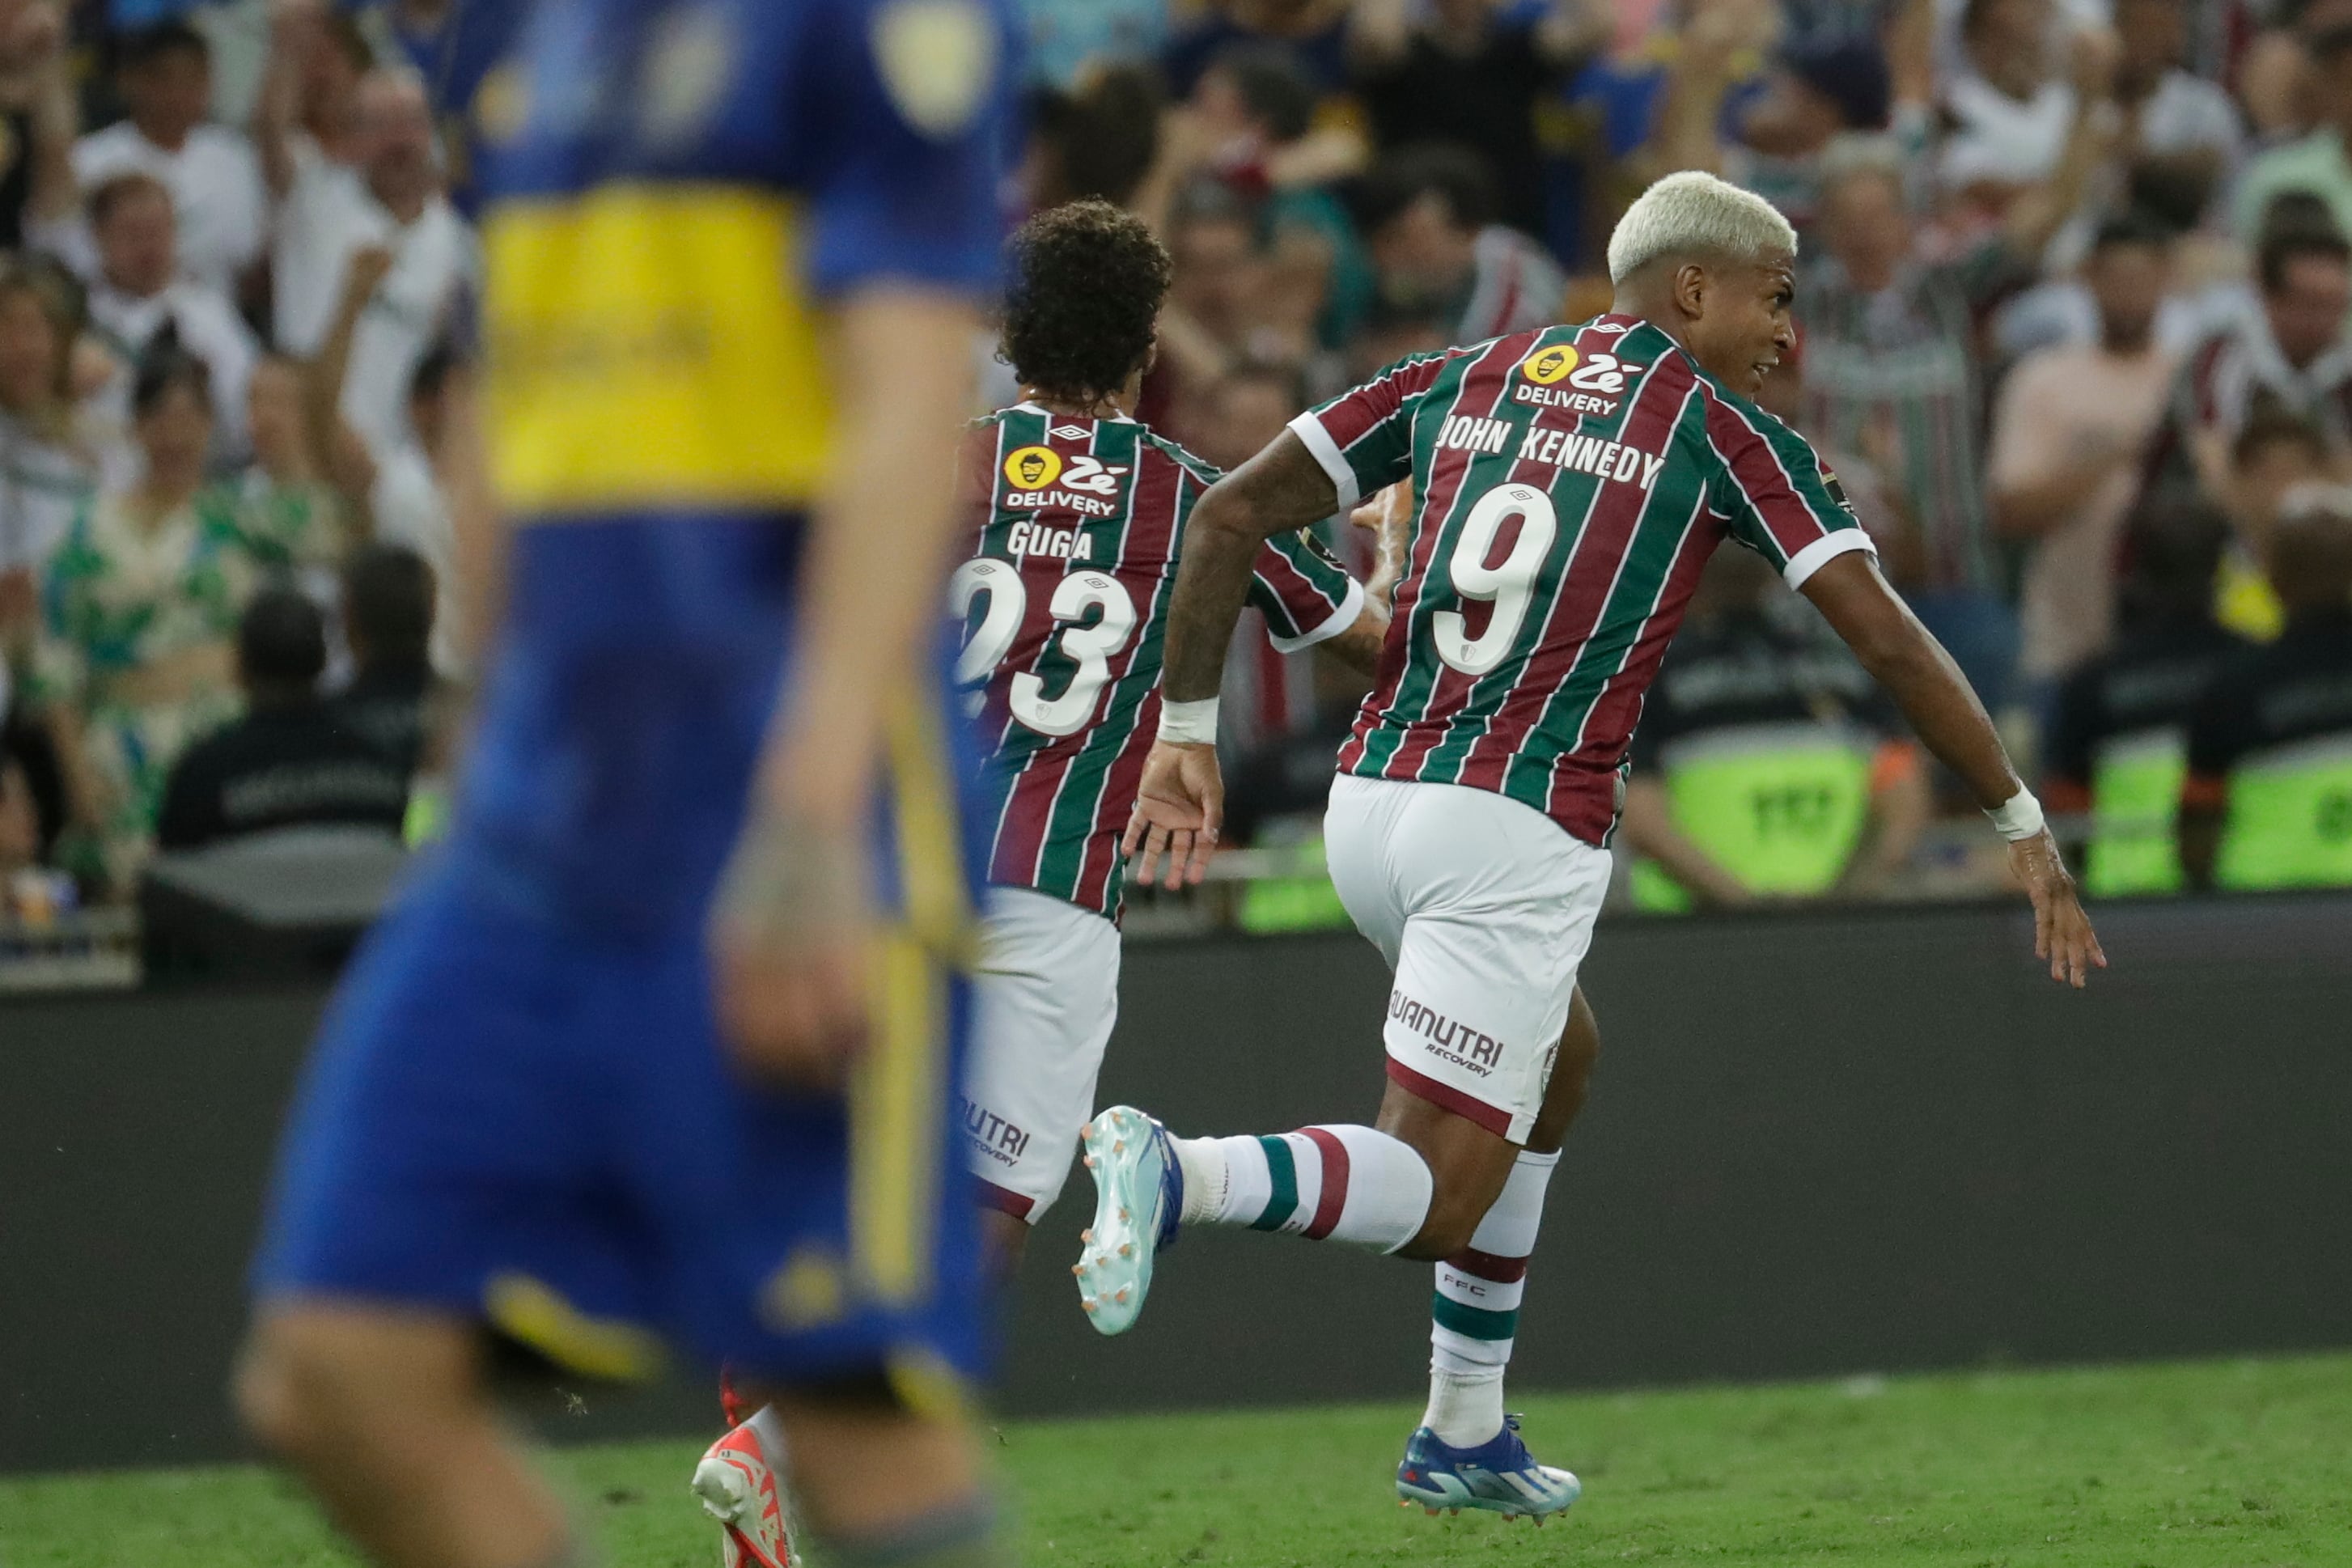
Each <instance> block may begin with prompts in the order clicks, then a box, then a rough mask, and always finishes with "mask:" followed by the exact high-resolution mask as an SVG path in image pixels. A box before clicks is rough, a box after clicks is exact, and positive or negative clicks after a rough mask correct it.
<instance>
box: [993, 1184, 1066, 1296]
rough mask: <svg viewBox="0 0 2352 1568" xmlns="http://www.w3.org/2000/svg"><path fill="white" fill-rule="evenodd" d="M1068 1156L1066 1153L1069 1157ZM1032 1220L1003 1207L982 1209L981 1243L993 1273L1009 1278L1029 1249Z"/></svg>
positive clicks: (1019, 1268) (1003, 1278) (1019, 1267)
mask: <svg viewBox="0 0 2352 1568" xmlns="http://www.w3.org/2000/svg"><path fill="white" fill-rule="evenodd" d="M1065 1158H1066V1156H1065ZM1029 1230H1030V1225H1029V1222H1028V1221H1027V1220H1025V1219H1023V1218H1022V1217H1021V1216H1020V1215H1010V1214H1006V1213H1005V1212H1004V1211H1003V1209H997V1208H984V1209H982V1210H981V1211H980V1245H981V1250H982V1258H983V1259H984V1261H985V1264H986V1267H987V1268H988V1271H989V1273H990V1275H991V1276H992V1278H994V1279H999V1280H1004V1281H1009V1280H1011V1279H1012V1278H1013V1275H1015V1274H1017V1273H1019V1272H1020V1270H1021V1259H1022V1258H1024V1257H1025V1256H1026V1255H1027V1254H1028V1251H1029Z"/></svg>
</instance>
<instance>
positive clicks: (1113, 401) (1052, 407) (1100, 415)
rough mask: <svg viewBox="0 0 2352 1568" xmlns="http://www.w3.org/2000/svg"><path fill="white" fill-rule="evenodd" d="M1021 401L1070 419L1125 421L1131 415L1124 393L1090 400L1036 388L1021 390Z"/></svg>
mask: <svg viewBox="0 0 2352 1568" xmlns="http://www.w3.org/2000/svg"><path fill="white" fill-rule="evenodd" d="M1021 401H1022V402H1024V403H1034V404H1035V405H1037V406H1038V407H1040V408H1042V409H1044V410H1045V412H1046V413H1048V414H1059V415H1064V416H1067V417H1069V418H1072V419H1125V418H1128V417H1129V416H1131V414H1132V411H1133V409H1132V404H1133V400H1132V399H1131V398H1129V396H1128V395H1127V394H1126V393H1125V392H1123V391H1122V392H1116V393H1113V394H1111V395H1109V396H1108V397H1097V398H1092V399H1086V398H1076V397H1056V396H1055V395H1053V394H1052V393H1049V392H1045V391H1042V390H1040V389H1039V388H1037V387H1034V386H1024V387H1023V388H1022V389H1021Z"/></svg>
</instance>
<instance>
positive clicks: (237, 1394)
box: [230, 1330, 326, 1460]
mask: <svg viewBox="0 0 2352 1568" xmlns="http://www.w3.org/2000/svg"><path fill="white" fill-rule="evenodd" d="M230 1394H231V1397H232V1399H233V1401H234V1403H235V1404H236V1414H237V1419H238V1420H239V1421H240V1422H241V1423H243V1425H244V1426H245V1430H246V1435H247V1436H249V1437H251V1438H252V1439H253V1441H254V1442H256V1443H257V1444H258V1445H260V1447H263V1448H264V1449H266V1450H268V1452H269V1453H272V1454H275V1455H276V1456H278V1458H281V1459H288V1460H299V1459H300V1458H302V1457H303V1456H304V1455H305V1454H308V1453H310V1452H313V1451H315V1450H316V1449H318V1448H319V1447H321V1446H322V1445H323V1444H324V1442H325V1441H326V1435H325V1431H324V1422H323V1421H322V1420H320V1413H319V1411H318V1408H317V1402H316V1401H315V1399H310V1400H306V1399H305V1398H304V1396H303V1394H302V1393H301V1380H300V1379H299V1377H298V1375H297V1373H296V1372H295V1368H294V1365H293V1357H292V1355H291V1353H290V1352H289V1347H287V1346H286V1345H285V1344H284V1342H282V1340H280V1339H279V1338H278V1337H277V1336H274V1335H272V1334H270V1333H269V1332H268V1331H266V1330H257V1331H255V1333H254V1334H253V1336H252V1337H251V1338H250V1339H248V1340H247V1342H246V1345H245V1349H244V1352H242V1353H241V1354H240V1355H239V1356H238V1357H237V1363H236V1373H235V1375H234V1378H233V1380H232V1384H231V1388H230Z"/></svg>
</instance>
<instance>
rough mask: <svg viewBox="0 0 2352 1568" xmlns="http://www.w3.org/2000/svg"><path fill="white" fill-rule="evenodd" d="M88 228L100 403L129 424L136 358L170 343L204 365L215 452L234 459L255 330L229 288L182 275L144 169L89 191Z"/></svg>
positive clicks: (167, 219)
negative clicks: (93, 250) (104, 360)
mask: <svg viewBox="0 0 2352 1568" xmlns="http://www.w3.org/2000/svg"><path fill="white" fill-rule="evenodd" d="M89 228H90V234H91V237H93V238H94V239H95V240H96V242H97V246H98V275H97V277H96V279H94V280H93V281H92V283H91V286H90V290H89V324H90V329H91V331H93V332H95V333H96V334H97V336H98V339H99V341H100V342H101V343H102V344H104V345H105V347H106V349H107V350H108V352H109V353H111V354H112V355H113V358H114V374H113V375H112V377H111V378H110V380H109V382H108V384H107V385H106V387H105V389H104V390H103V391H102V392H101V393H100V395H99V402H98V406H99V407H100V410H101V411H102V412H103V413H104V414H105V415H106V416H108V417H109V418H110V419H111V420H112V421H113V422H115V423H116V424H125V423H127V422H128V420H129V417H130V413H131V384H132V383H133V382H135V381H136V380H137V378H138V374H139V365H140V363H142V361H143V360H145V358H146V357H147V355H148V353H150V352H151V351H152V350H153V349H154V348H156V347H158V346H159V345H163V344H169V345H172V346H173V347H176V348H178V349H179V350H181V351H182V352H184V353H188V354H190V355H192V356H194V358H195V359H197V360H198V361H200V362H202V363H203V364H204V367H205V373H206V374H207V375H208V377H209V378H210V380H211V383H212V386H213V392H214V397H215V405H216V406H217V407H218V408H219V410H220V422H219V430H218V432H217V434H218V437H219V440H220V446H221V449H222V451H223V452H224V453H226V454H228V455H230V456H232V457H236V456H242V455H243V454H244V453H245V452H246V451H247V433H246V407H245V403H246V384H247V382H248V381H250V380H251V379H252V376H253V362H254V357H255V354H256V353H257V346H256V344H255V343H254V341H253V332H252V330H251V329H250V328H248V327H247V326H246V324H245V320H244V318H243V317H241V316H239V315H238V314H237V312H236V305H235V304H234V303H232V302H231V301H230V300H229V298H228V296H227V295H226V294H223V293H221V292H220V291H219V290H218V289H214V288H213V287H211V286H210V285H209V284H206V283H204V282H200V281H198V280H197V279H194V278H190V277H186V276H184V275H183V274H182V273H181V271H180V268H179V265H178V253H177V232H176V229H177V225H176V221H175V219H174V216H173V207H172V194H171V192H169V191H167V190H165V189H164V188H163V182H162V181H160V180H158V179H156V178H155V177H154V176H153V175H152V174H135V173H134V174H117V175H115V176H114V177H112V178H111V179H110V180H108V181H107V182H106V183H105V184H101V185H100V186H99V187H98V188H97V189H96V190H94V191H92V192H91V193H90V196H89Z"/></svg>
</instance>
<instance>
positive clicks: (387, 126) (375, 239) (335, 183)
mask: <svg viewBox="0 0 2352 1568" xmlns="http://www.w3.org/2000/svg"><path fill="white" fill-rule="evenodd" d="M299 36H300V35H299V29H291V30H289V29H288V28H281V29H280V30H279V37H278V39H277V41H276V42H275V43H274V44H273V47H275V48H278V49H281V50H290V49H292V48H294V47H297V42H296V40H297V39H299ZM265 109H266V110H268V112H266V113H265V114H264V115H263V116H262V118H261V120H260V121H258V122H257V124H258V128H259V141H260V146H261V151H262V159H263V164H264V167H265V168H267V169H268V173H269V179H270V184H271V187H272V188H273V189H274V190H276V191H278V193H279V194H280V199H281V205H280V207H279V211H278V241H277V249H276V255H275V265H276V277H275V281H276V300H275V310H276V331H275V340H276V342H277V346H278V348H280V349H283V350H285V351H286V352H287V353H295V354H303V355H308V354H313V353H318V352H319V349H320V343H321V342H322V341H323V340H324V339H325V337H326V334H327V329H328V326H329V324H330V323H331V321H332V320H333V317H334V312H335V307H336V303H337V300H338V299H339V298H340V295H341V288H342V284H343V279H344V275H345V272H346V269H347V268H348V266H349V263H350V260H351V257H352V253H353V252H354V251H358V250H362V249H367V248H371V247H383V248H386V249H389V250H390V251H391V252H392V256H393V264H392V266H391V268H390V269H389V270H388V271H387V272H386V273H385V274H384V275H383V281H382V282H381V283H380V284H379V285H378V288H377V292H376V294H375V296H374V298H373V302H372V308H371V309H370V310H368V311H367V313H366V316H365V319H364V320H363V321H361V323H360V325H359V329H358V332H357V335H356V336H355V338H354V339H353V342H352V351H351V369H350V374H349V376H348V378H347V381H346V383H345V385H344V389H343V413H344V416H345V417H346V418H348V419H349V420H350V421H351V425H352V428H353V429H354V430H357V431H358V432H359V433H360V436H361V437H362V439H364V440H365V441H366V442H367V444H368V447H369V449H370V450H371V451H373V452H375V453H379V454H381V453H383V452H386V451H389V450H391V449H392V448H394V447H397V446H398V445H400V443H401V442H402V441H403V440H404V439H405V438H406V436H407V430H406V403H407V393H408V387H409V384H410V382H411V381H412V380H413V379H414V378H415V374H416V367H417V366H418V364H420V363H422V362H423V361H424V359H425V355H426V354H427V353H429V352H430V351H431V349H432V346H433V344H434V343H435V342H437V341H438V340H439V339H440V337H441V336H442V335H443V333H444V332H445V331H446V329H447V327H448V325H449V322H450V320H451V317H452V315H453V312H454V311H455V310H456V309H457V304H458V301H459V299H460V297H461V295H463V294H465V293H467V291H469V290H470V289H472V287H473V285H474V283H475V280H476V279H477V278H478V258H477V256H476V253H475V244H474V234H473V230H472V229H471V228H470V227H469V226H467V223H466V221H465V219H463V218H461V217H459V216H457V211H456V209H454V208H453V207H451V206H450V205H449V203H448V200H447V199H446V197H445V196H444V195H442V190H441V170H440V165H439V160H438V157H437V155H436V152H435V148H434V134H433V120H432V115H431V111H430V109H429V107H428V105H427V102H426V100H425V87H424V84H423V83H422V82H420V81H418V80H417V79H416V78H415V75H414V74H413V73H411V72H410V71H408V70H407V69H406V68H394V69H381V68H380V69H377V70H374V71H371V72H370V73H369V74H368V76H367V77H366V78H365V79H363V80H362V82H361V83H360V89H359V99H358V114H359V121H358V125H359V136H358V143H357V145H358V152H359V163H358V166H357V168H356V169H346V168H342V167H341V166H339V165H336V164H333V163H329V162H328V161H327V160H326V159H325V158H324V157H322V156H321V155H320V153H318V151H317V149H316V148H314V147H312V146H310V144H309V143H308V142H307V141H305V140H301V139H298V138H296V137H295V136H294V135H293V133H292V132H293V127H292V126H291V125H290V124H289V123H287V122H286V120H285V118H284V99H283V97H282V96H278V97H273V98H270V99H266V100H265Z"/></svg>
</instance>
